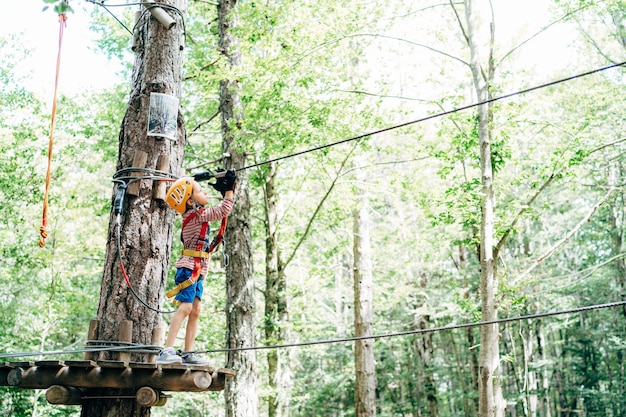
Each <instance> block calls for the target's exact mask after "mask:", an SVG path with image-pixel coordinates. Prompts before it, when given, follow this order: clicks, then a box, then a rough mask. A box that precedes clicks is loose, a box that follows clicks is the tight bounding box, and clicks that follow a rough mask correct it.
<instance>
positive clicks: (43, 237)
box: [39, 13, 67, 248]
mask: <svg viewBox="0 0 626 417" xmlns="http://www.w3.org/2000/svg"><path fill="white" fill-rule="evenodd" d="M66 20H67V16H66V15H65V13H62V14H60V15H59V52H58V54H57V68H56V76H55V78H54V97H53V99H52V121H51V122H50V140H49V142H48V170H47V171H46V191H45V193H44V196H43V215H42V218H41V227H40V228H39V234H40V235H41V237H40V238H39V247H40V248H43V247H44V246H45V244H46V238H47V237H48V230H47V229H46V225H47V223H48V189H49V188H50V167H51V165H52V143H53V142H54V140H53V138H54V121H55V119H56V112H57V91H58V87H59V70H60V69H61V44H62V43H63V29H64V28H65V21H66Z"/></svg>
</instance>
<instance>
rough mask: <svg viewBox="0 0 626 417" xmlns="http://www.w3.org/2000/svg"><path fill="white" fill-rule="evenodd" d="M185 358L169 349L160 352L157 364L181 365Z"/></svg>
mask: <svg viewBox="0 0 626 417" xmlns="http://www.w3.org/2000/svg"><path fill="white" fill-rule="evenodd" d="M182 361H183V358H181V357H180V356H178V355H177V354H176V351H175V350H174V348H171V347H168V348H165V349H163V350H161V352H159V357H158V358H157V363H163V364H165V363H181V362H182Z"/></svg>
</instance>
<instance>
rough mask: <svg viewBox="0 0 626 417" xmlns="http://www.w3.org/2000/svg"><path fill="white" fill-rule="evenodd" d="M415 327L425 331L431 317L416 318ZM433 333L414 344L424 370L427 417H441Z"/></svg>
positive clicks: (421, 336)
mask: <svg viewBox="0 0 626 417" xmlns="http://www.w3.org/2000/svg"><path fill="white" fill-rule="evenodd" d="M414 324H415V327H416V328H418V329H420V330H425V329H428V328H429V327H430V317H429V316H428V315H418V316H416V317H415V318H414ZM431 336H432V333H424V334H421V335H418V336H417V337H416V338H415V341H414V344H415V349H416V351H417V354H418V356H419V358H420V361H421V363H422V367H423V369H424V376H423V382H424V387H423V390H424V394H425V396H426V407H427V410H426V411H427V412H426V415H428V416H429V417H438V416H439V404H438V403H439V400H438V399H437V387H436V386H435V377H434V375H433V370H432V362H433V342H432V337H431Z"/></svg>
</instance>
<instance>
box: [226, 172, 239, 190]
mask: <svg viewBox="0 0 626 417" xmlns="http://www.w3.org/2000/svg"><path fill="white" fill-rule="evenodd" d="M224 179H225V180H226V191H235V184H236V183H237V173H235V170H234V169H229V170H228V171H226V175H225V176H224Z"/></svg>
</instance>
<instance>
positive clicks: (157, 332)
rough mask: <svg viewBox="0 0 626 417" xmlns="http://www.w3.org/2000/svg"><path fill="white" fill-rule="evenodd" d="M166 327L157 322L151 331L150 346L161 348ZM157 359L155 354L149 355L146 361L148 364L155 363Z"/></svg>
mask: <svg viewBox="0 0 626 417" xmlns="http://www.w3.org/2000/svg"><path fill="white" fill-rule="evenodd" d="M166 327H167V325H166V324H165V323H163V322H159V324H157V325H156V327H155V328H154V329H152V341H151V343H152V345H153V346H163V341H164V339H165V331H166ZM156 359H157V354H156V353H154V354H152V353H151V354H149V355H148V357H147V361H148V362H149V363H155V362H156Z"/></svg>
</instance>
